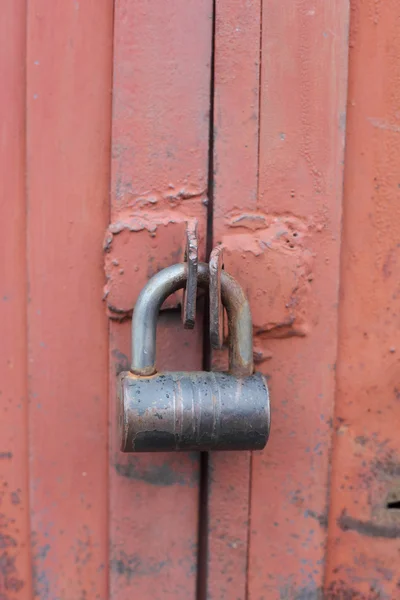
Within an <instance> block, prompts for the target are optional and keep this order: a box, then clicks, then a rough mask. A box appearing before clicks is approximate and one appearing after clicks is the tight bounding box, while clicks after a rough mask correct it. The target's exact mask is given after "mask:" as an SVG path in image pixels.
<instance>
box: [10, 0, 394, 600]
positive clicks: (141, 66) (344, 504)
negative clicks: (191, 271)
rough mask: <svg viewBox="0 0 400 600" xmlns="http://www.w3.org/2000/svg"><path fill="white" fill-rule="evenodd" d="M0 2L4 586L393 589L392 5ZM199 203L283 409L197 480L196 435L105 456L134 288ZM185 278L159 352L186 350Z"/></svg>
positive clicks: (75, 595) (203, 592)
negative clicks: (245, 304) (260, 436)
mask: <svg viewBox="0 0 400 600" xmlns="http://www.w3.org/2000/svg"><path fill="white" fill-rule="evenodd" d="M114 4H115V6H114ZM2 8H3V11H2V18H1V21H0V33H1V35H0V38H1V40H2V49H1V53H0V71H1V74H2V76H3V78H2V81H3V82H5V84H4V86H3V87H4V90H3V93H2V95H1V98H0V117H1V118H0V131H1V135H0V162H1V165H2V167H3V169H2V177H1V178H0V188H1V192H2V194H1V197H2V201H1V203H0V216H1V217H2V225H3V238H2V240H3V246H2V250H3V256H2V258H3V260H2V261H0V339H1V351H0V414H1V417H2V418H1V419H0V439H1V444H2V446H1V447H0V598H1V600H32V599H33V598H35V599H38V600H53V599H56V598H60V599H63V600H70V599H73V600H75V599H77V600H78V599H80V600H83V599H87V600H89V599H90V600H92V599H93V600H95V599H96V598H97V599H99V600H108V599H109V598H110V599H112V600H128V599H129V600H130V599H131V598H132V597H135V598H136V597H137V598H144V599H147V598H149V599H150V598H151V599H154V600H157V599H165V598H171V599H172V598H173V599H174V600H184V599H185V600H187V599H192V600H194V599H195V598H196V597H197V598H198V600H205V598H206V597H207V598H210V599H211V598H215V599H217V598H224V599H225V598H226V599H227V600H231V599H232V600H233V599H234V598H240V599H243V600H244V599H245V598H246V599H248V600H264V599H265V600H275V599H276V600H305V599H311V598H313V599H315V600H316V599H317V598H322V597H324V599H326V600H344V599H346V600H347V598H349V599H350V598H354V600H397V598H400V577H399V569H398V554H399V551H400V544H399V540H400V520H399V516H398V514H399V508H398V506H399V505H400V467H399V464H400V449H399V443H398V431H397V430H398V421H399V415H398V413H399V408H398V406H399V397H400V392H399V389H400V383H399V381H398V379H399V377H398V371H399V366H398V360H399V358H398V357H399V353H400V341H399V339H398V338H399V334H398V329H399V327H398V325H399V323H398V320H399V319H398V311H397V302H398V299H399V295H400V291H399V289H398V288H399V283H398V282H399V280H400V271H399V264H400V262H399V261H400V257H399V239H398V238H399V231H400V210H399V208H398V205H399V202H398V200H399V198H398V196H399V194H398V192H399V187H400V181H399V153H400V147H399V142H398V136H399V132H400V122H399V119H400V117H399V108H398V106H399V97H400V91H399V89H398V88H399V82H400V73H399V69H400V67H399V64H400V63H399V54H400V42H399V40H400V35H399V27H400V26H399V18H398V17H399V16H400V14H399V12H400V9H399V8H398V4H397V3H395V2H394V0H387V2H379V1H374V0H365V1H364V2H361V0H351V2H350V7H349V2H348V1H347V0H338V1H337V2H323V1H322V0H319V1H317V2H314V3H311V2H310V1H309V0H298V1H297V2H295V3H291V4H290V6H289V4H288V3H284V2H273V1H271V0H264V1H263V2H262V1H261V0H248V1H246V2H241V1H240V0H218V2H216V3H215V7H214V8H215V15H214V16H215V24H213V2H212V0H173V1H171V2H158V3H156V7H155V6H153V4H151V3H150V2H143V1H140V0H129V1H128V0H116V2H115V3H113V2H112V1H111V0H98V1H97V2H82V1H71V2H61V1H60V0H54V1H53V2H46V1H45V0H28V1H27V2H25V1H20V0H14V1H11V0H6V2H5V3H4V6H3V7H2ZM349 8H351V11H349ZM114 9H115V10H114ZM349 12H350V25H351V27H350V40H349V39H348V24H349ZM214 25H215V27H214ZM213 32H214V34H215V35H214V40H213V39H212V38H213ZM213 44H214V64H212V46H213ZM349 51H350V62H349V67H350V68H349V82H348V81H347V67H348V52H349ZM212 69H214V71H213V72H212ZM211 83H213V90H211V89H210V87H211ZM347 85H348V87H347ZM211 91H213V98H212V99H211V98H210V92H211ZM210 100H211V101H212V102H213V106H212V110H211V112H210ZM111 103H113V106H111ZM346 103H347V133H346ZM210 114H211V115H212V117H213V122H212V123H210ZM210 125H211V130H212V132H213V136H212V144H211V147H210V143H209V142H210V139H209V137H210V136H209V134H210ZM346 136H347V137H346ZM345 137H346V143H347V146H346V154H344V142H345ZM210 152H211V153H212V160H211V161H209V153H210ZM344 159H345V161H346V162H345V165H344ZM210 164H211V167H212V173H211V174H210V173H209V172H208V171H209V168H210ZM344 167H345V168H344ZM343 171H345V181H344V195H343V190H342V184H343ZM210 183H211V186H212V189H207V188H208V186H209V185H210ZM110 189H111V198H109V196H110ZM209 197H210V199H211V200H212V206H211V209H212V210H208V209H207V204H208V198H209ZM207 213H209V214H207ZM342 215H343V219H342ZM192 218H196V219H197V220H198V223H199V234H200V258H201V259H202V260H203V259H205V258H206V245H208V246H211V243H210V242H211V241H212V242H213V245H215V244H217V243H222V244H223V245H224V257H225V268H226V269H227V270H228V271H229V272H231V273H232V275H234V276H235V277H236V278H237V279H238V280H239V281H240V283H241V285H242V286H243V287H244V289H245V290H246V292H247V294H248V296H249V299H250V303H251V307H252V313H253V323H254V358H255V363H256V366H257V369H258V370H261V371H263V372H264V373H265V374H266V375H268V376H269V381H270V387H271V398H272V408H273V415H272V433H271V438H270V441H269V443H268V445H267V448H266V450H265V451H263V452H258V453H255V454H253V456H250V454H249V453H221V454H213V455H210V457H209V471H208V473H203V475H206V476H207V477H208V487H207V492H208V497H207V498H205V494H203V495H201V494H200V492H201V491H203V492H204V491H205V489H206V487H204V489H203V488H201V485H204V483H205V482H204V481H202V484H200V461H199V456H198V455H197V454H195V453H192V454H168V455H165V454H159V455H138V456H136V455H122V454H121V453H120V452H119V450H118V446H119V444H118V439H117V436H118V432H117V429H116V423H115V408H116V393H115V383H116V374H117V373H118V372H119V371H121V370H125V369H127V368H128V366H129V359H130V321H129V316H130V313H131V311H132V308H133V305H134V303H135V301H136V298H137V295H138V293H139V291H140V289H141V288H142V287H143V285H144V283H145V282H146V281H147V280H148V278H149V277H150V276H151V275H153V274H154V273H156V272H157V271H159V270H160V269H161V268H163V267H164V266H167V265H169V264H172V263H174V262H177V261H181V260H182V258H183V252H184V244H185V236H184V230H185V222H186V220H187V219H192ZM208 218H210V219H212V228H210V227H208V226H209V224H210V221H208ZM342 223H343V228H342ZM207 227H208V229H209V230H208V231H207ZM211 236H212V237H213V240H211V239H210V238H211ZM102 244H103V251H104V252H103V254H102ZM339 258H341V263H340V261H339ZM103 261H104V264H105V273H106V280H105V278H104V272H103ZM339 289H340V294H339ZM103 290H104V300H105V302H102V293H103ZM180 301H181V296H180V294H175V295H173V296H172V297H171V298H170V299H169V300H168V301H167V302H166V303H165V305H164V308H165V309H168V310H164V311H162V313H161V315H160V320H159V328H158V329H159V331H158V336H157V345H158V353H157V359H158V366H159V367H160V368H164V369H174V370H176V369H183V370H185V369H187V370H190V369H201V368H202V366H203V354H204V352H203V350H204V349H203V336H202V332H203V322H202V313H201V306H202V300H200V301H199V305H200V306H199V308H200V310H199V316H198V322H197V325H196V328H195V330H194V331H193V332H192V331H185V330H183V328H182V324H181V317H180V314H179V312H178V310H176V309H177V308H178V306H179V303H180ZM225 358H226V357H225V355H224V352H223V351H222V352H215V353H213V357H212V362H213V366H214V368H218V367H222V366H223V365H224V364H225ZM335 402H336V404H335ZM109 421H110V422H111V427H110V428H109ZM332 439H333V448H332ZM331 456H332V461H330V457H331ZM331 466H332V469H331V470H330V467H331ZM200 488H201V489H200ZM200 497H201V500H202V502H203V501H204V502H206V501H207V512H208V524H207V525H208V529H207V528H206V527H205V521H204V516H205V512H206V511H204V506H200V503H199V498H200ZM199 516H201V517H202V519H201V524H202V531H201V532H200V534H201V543H200V545H199ZM206 537H207V542H208V548H207V550H208V555H207V554H206V553H205V548H204V547H203V546H204V544H203V542H204V540H205V538H206ZM199 546H200V553H199ZM199 559H200V562H199ZM197 578H200V579H201V581H200V582H197V581H196V579H197ZM198 583H199V584H200V585H198V586H197V589H196V585H197V584H198Z"/></svg>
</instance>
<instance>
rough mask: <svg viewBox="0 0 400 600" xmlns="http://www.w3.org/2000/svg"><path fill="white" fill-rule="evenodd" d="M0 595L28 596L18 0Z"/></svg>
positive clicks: (1, 59)
mask: <svg viewBox="0 0 400 600" xmlns="http://www.w3.org/2000/svg"><path fill="white" fill-rule="evenodd" d="M0 39H1V48H0V72H1V75H2V83H3V87H2V92H1V95H0V164H1V166H2V175H1V178H0V198H1V201H0V219H1V223H2V224H3V227H2V244H1V248H2V250H1V259H0V340H1V355H0V403H1V419H0V440H1V448H0V505H1V513H2V514H1V517H0V597H2V598H4V599H7V598H10V597H11V595H12V598H13V599H15V600H30V599H31V597H32V581H31V573H30V571H31V569H30V563H31V552H30V545H29V542H30V535H29V485H28V476H29V473H28V471H29V469H28V427H27V425H28V398H27V363H26V359H27V337H26V296H27V280H26V239H25V233H26V211H25V54H26V2H25V0H6V1H5V2H3V3H2V15H1V19H0Z"/></svg>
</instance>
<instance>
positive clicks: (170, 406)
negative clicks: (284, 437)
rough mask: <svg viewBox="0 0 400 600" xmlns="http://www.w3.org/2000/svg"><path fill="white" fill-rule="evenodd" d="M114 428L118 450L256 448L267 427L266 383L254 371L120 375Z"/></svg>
mask: <svg viewBox="0 0 400 600" xmlns="http://www.w3.org/2000/svg"><path fill="white" fill-rule="evenodd" d="M119 424H120V431H121V433H122V435H121V450H122V452H157V451H158V452H159V451H171V450H199V451H208V450H260V449H262V448H264V446H265V444H266V443H267V440H268V435H269V429H270V406H269V395H268V387H267V383H266V380H265V378H264V377H263V375H261V374H260V373H255V374H254V375H251V376H249V377H244V378H238V377H235V376H233V375H230V374H229V373H219V372H193V373H187V372H176V373H174V372H173V373H157V374H155V375H152V376H149V377H143V376H137V375H134V374H132V373H130V372H125V373H121V375H120V379H119Z"/></svg>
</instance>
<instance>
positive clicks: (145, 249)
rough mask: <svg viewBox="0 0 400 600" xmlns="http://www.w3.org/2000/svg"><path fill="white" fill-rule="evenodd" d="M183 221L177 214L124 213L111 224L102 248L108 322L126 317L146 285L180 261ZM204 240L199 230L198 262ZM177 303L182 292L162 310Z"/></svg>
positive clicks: (165, 304) (184, 244)
mask: <svg viewBox="0 0 400 600" xmlns="http://www.w3.org/2000/svg"><path fill="white" fill-rule="evenodd" d="M186 221H187V217H185V215H183V214H181V213H179V212H177V211H174V212H172V211H171V212H170V213H168V214H166V213H159V212H158V213H155V214H152V215H148V214H142V213H140V214H132V213H131V212H130V211H125V212H124V214H121V216H120V218H118V219H117V220H115V221H114V222H113V223H111V225H110V226H109V227H108V229H107V231H106V234H105V238H104V245H103V248H104V253H105V254H104V261H105V274H106V285H105V287H104V295H103V298H104V300H105V302H106V305H107V313H108V316H109V317H110V318H112V319H115V320H123V319H125V318H127V317H129V316H130V315H131V314H132V310H133V307H134V305H135V303H136V300H137V297H138V295H139V293H140V291H141V289H142V288H143V287H144V285H145V284H146V283H147V281H148V280H149V279H150V278H151V277H152V276H153V275H155V274H156V273H158V272H159V271H161V270H162V269H164V268H165V267H168V266H170V265H172V264H175V263H179V262H182V261H183V259H184V252H185V246H186V238H185V230H186ZM204 240H205V233H204V231H203V230H202V227H201V226H200V228H199V242H200V244H199V250H200V260H203V259H204ZM133 257H134V261H133ZM180 302H181V292H177V293H175V294H172V295H171V296H170V297H169V298H168V299H167V300H166V302H165V303H164V308H175V307H177V306H178V305H179V304H180Z"/></svg>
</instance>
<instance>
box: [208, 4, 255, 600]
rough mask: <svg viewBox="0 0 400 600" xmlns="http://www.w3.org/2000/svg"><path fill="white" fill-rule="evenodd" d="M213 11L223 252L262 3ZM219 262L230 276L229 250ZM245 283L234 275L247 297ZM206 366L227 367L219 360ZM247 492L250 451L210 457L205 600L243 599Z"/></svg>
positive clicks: (250, 154)
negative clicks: (222, 261) (222, 262)
mask: <svg viewBox="0 0 400 600" xmlns="http://www.w3.org/2000/svg"><path fill="white" fill-rule="evenodd" d="M215 9H216V14H215V47H214V48H215V49H214V52H215V54H214V63H215V64H214V123H213V126H214V165H213V178H214V180H213V186H214V187H213V244H214V245H215V244H218V243H221V242H223V243H224V244H225V245H226V247H227V248H228V249H229V247H230V244H229V236H232V235H235V234H236V233H238V232H239V231H240V232H242V231H245V232H247V230H246V229H243V228H242V224H243V223H249V222H250V223H252V222H257V214H256V211H257V184H258V128H259V123H258V108H259V70H260V25H261V22H260V20H261V2H260V0H250V1H248V2H242V1H241V0H220V1H218V2H216V6H215ZM241 246H242V242H241V240H236V241H235V242H234V247H235V248H236V249H237V250H239V251H241ZM224 260H225V265H226V269H227V271H228V272H231V271H232V267H233V266H234V264H235V263H234V260H235V259H232V256H231V254H230V252H229V251H228V252H225V253H224ZM244 276H245V273H244V272H240V273H239V272H237V273H236V277H237V279H238V281H240V282H241V285H243V284H244V289H245V291H246V292H249V290H248V289H246V288H247V281H246V279H245V277H244ZM249 300H250V303H251V301H252V298H251V296H250V297H249ZM213 365H214V368H217V367H218V368H220V367H222V366H226V364H225V362H224V356H223V353H221V352H214V353H213ZM249 490H250V453H249V452H242V453H240V452H234V453H218V454H210V456H209V477H208V522H209V524H208V531H209V534H208V562H207V567H208V579H207V598H213V599H215V600H217V599H220V598H232V599H233V598H245V597H246V577H247V575H246V574H247V554H248V524H249V523H248V516H249Z"/></svg>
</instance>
